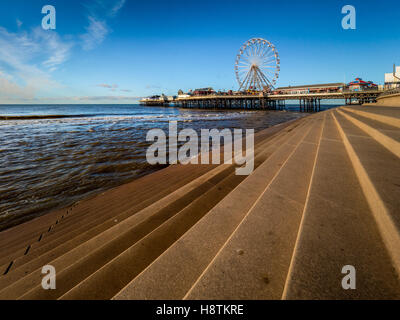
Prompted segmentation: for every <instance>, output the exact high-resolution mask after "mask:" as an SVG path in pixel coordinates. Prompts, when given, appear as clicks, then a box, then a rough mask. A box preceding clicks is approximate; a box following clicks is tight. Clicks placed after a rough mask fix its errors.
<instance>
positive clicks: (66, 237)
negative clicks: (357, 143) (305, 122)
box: [0, 121, 300, 288]
mask: <svg viewBox="0 0 400 320" xmlns="http://www.w3.org/2000/svg"><path fill="white" fill-rule="evenodd" d="M299 124H300V122H299V121H291V122H288V123H284V124H280V125H277V126H274V127H271V128H267V129H265V130H263V131H261V132H259V133H258V134H257V135H256V137H255V143H256V149H257V148H262V147H263V146H266V145H267V144H269V143H270V141H272V140H273V139H275V137H276V135H277V133H279V137H280V136H281V135H283V134H285V132H284V131H285V130H286V132H290V131H291V130H292V128H294V127H296V126H298V125H299ZM187 167H189V169H190V170H189V172H187V171H188V170H186V171H184V170H183V169H186V167H184V168H181V169H182V170H180V174H179V175H176V174H175V175H174V176H173V177H180V176H182V178H181V179H179V181H178V182H179V184H180V185H183V184H184V183H187V182H189V181H191V180H193V179H195V178H196V177H198V176H199V171H200V169H201V170H202V171H200V173H204V171H205V170H204V167H205V168H206V170H210V169H211V168H213V167H215V165H209V166H204V165H203V166H197V165H196V166H191V165H189V166H187ZM207 168H208V169H207ZM164 171H166V170H164ZM167 178H168V177H166V176H164V177H163V180H162V182H161V183H159V184H157V185H156V188H153V189H154V192H152V195H149V194H148V193H147V194H146V193H145V194H144V195H142V198H141V199H138V198H137V197H135V199H136V200H137V202H139V201H140V200H141V201H140V204H139V205H132V207H133V208H130V209H129V210H127V211H126V212H123V213H121V214H117V213H116V211H120V210H122V208H121V207H119V206H115V205H114V207H113V208H112V209H113V210H109V211H111V212H110V214H109V215H107V216H111V217H112V218H110V219H109V220H108V221H107V223H103V224H102V225H98V224H99V223H100V222H102V221H104V220H105V217H100V218H97V210H96V212H95V216H94V217H93V216H89V217H88V218H89V221H90V224H89V225H85V223H84V222H83V221H77V222H76V223H75V224H72V223H71V221H68V222H69V224H72V226H70V227H69V228H67V229H66V230H65V231H64V232H63V233H61V235H63V237H61V236H60V234H58V235H59V236H57V235H52V237H51V239H48V238H44V239H42V240H41V242H40V243H37V242H36V243H34V244H33V245H30V247H29V252H28V254H27V255H24V252H25V250H26V248H23V250H24V252H23V253H21V254H20V257H19V258H17V259H15V260H14V261H13V265H12V269H11V270H14V269H15V268H17V267H18V266H21V265H23V264H25V263H27V262H29V261H30V260H32V259H35V258H37V257H38V256H40V255H42V254H43V253H46V255H47V257H51V258H52V259H54V258H55V257H57V256H59V255H61V254H62V253H64V252H66V251H67V250H70V249H72V248H73V247H74V246H76V245H78V244H79V243H82V242H84V241H87V240H88V239H90V238H91V237H93V236H94V235H96V234H98V233H100V232H101V231H104V230H105V229H107V228H108V227H111V226H113V225H115V223H116V222H121V221H123V220H124V219H126V218H127V217H129V216H130V215H132V214H133V213H134V212H137V211H139V209H142V208H144V207H145V206H147V205H148V204H151V203H153V202H155V201H156V200H158V199H159V198H161V196H158V195H157V189H161V190H160V194H161V193H162V194H163V195H167V194H169V193H170V192H171V191H173V190H175V189H174V188H177V187H179V186H178V185H177V184H175V185H174V184H173V183H174V181H171V183H170V184H169V185H168V186H166V185H165V184H166V183H167V184H168V182H169V181H168V179H167ZM170 180H173V179H170ZM163 182H164V184H163ZM154 194H155V195H156V196H154ZM143 198H144V199H143ZM92 211H93V210H92ZM77 225H78V226H77ZM79 226H80V228H79ZM91 226H96V227H94V228H92V229H90V227H91ZM71 229H73V231H72V232H69V230H71ZM74 235H76V237H77V239H74ZM72 239H74V240H72ZM50 240H54V241H50ZM79 241H80V242H79ZM59 244H61V245H60V246H59V247H57V246H58V245H59ZM49 248H51V250H50V251H49V250H48V249H49ZM6 261H7V265H4V269H5V268H7V267H8V265H9V261H10V260H6ZM35 262H36V263H35V264H33V265H32V264H31V265H30V267H29V268H24V270H21V272H19V276H20V275H21V274H26V273H27V272H31V271H33V270H35V269H36V268H37V267H39V266H40V263H41V262H40V260H37V259H36V261H35ZM38 264H39V265H38ZM32 268H34V269H32ZM17 277H18V275H17V274H15V275H13V276H8V278H7V279H2V278H1V277H0V288H2V287H4V282H5V283H10V282H12V281H15V279H16V278H17ZM2 280H3V281H2Z"/></svg>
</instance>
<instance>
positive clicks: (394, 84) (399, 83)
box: [385, 67, 400, 90]
mask: <svg viewBox="0 0 400 320" xmlns="http://www.w3.org/2000/svg"><path fill="white" fill-rule="evenodd" d="M393 69H394V70H393V72H391V73H385V90H390V89H395V88H399V87H400V67H394V68H393Z"/></svg>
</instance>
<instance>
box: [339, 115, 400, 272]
mask: <svg viewBox="0 0 400 320" xmlns="http://www.w3.org/2000/svg"><path fill="white" fill-rule="evenodd" d="M333 116H334V118H335V120H336V123H337V126H338V129H339V132H340V134H341V138H342V140H343V142H344V145H345V148H346V151H347V153H348V155H349V157H350V159H351V162H352V165H353V168H354V171H355V172H356V175H357V177H358V180H359V181H360V184H361V187H362V190H363V192H364V194H365V196H366V198H367V201H368V204H369V207H370V208H371V211H372V213H373V216H374V218H375V221H376V223H377V226H378V229H379V230H380V233H381V237H382V239H383V240H384V243H385V245H386V248H387V250H388V252H389V254H390V256H391V258H392V260H393V264H394V266H395V268H396V270H397V273H398V274H400V232H399V230H400V212H399V210H398V208H400V197H399V196H398V195H399V190H398V189H399V185H400V175H398V174H396V173H397V172H400V161H399V158H398V157H397V156H395V155H394V154H393V153H392V152H389V151H388V150H387V149H386V148H384V147H383V146H382V145H381V144H380V143H378V142H377V141H375V140H374V139H373V138H372V137H371V136H369V135H367V134H366V133H365V132H364V131H362V130H360V129H359V128H358V127H356V126H355V125H354V124H353V123H351V122H350V121H349V120H347V119H346V118H345V117H344V116H343V115H342V114H340V113H338V112H334V113H333Z"/></svg>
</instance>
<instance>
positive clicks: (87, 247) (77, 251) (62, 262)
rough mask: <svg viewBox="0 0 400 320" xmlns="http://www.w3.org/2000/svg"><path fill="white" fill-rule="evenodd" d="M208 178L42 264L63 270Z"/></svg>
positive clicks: (30, 280) (25, 284)
mask: <svg viewBox="0 0 400 320" xmlns="http://www.w3.org/2000/svg"><path fill="white" fill-rule="evenodd" d="M297 125H298V124H293V126H297ZM291 130H292V129H291V128H288V129H287V132H290V131H291ZM224 167H225V168H226V167H227V166H225V165H222V166H219V167H217V168H216V169H214V170H213V172H210V173H207V175H208V178H210V177H212V176H214V175H215V174H217V173H218V172H220V171H222V170H224ZM205 176H206V175H205ZM208 178H207V179H208ZM207 179H205V178H204V177H200V178H199V179H197V180H196V181H193V182H192V183H190V184H189V185H187V186H185V187H183V188H181V189H180V190H177V191H176V192H175V193H173V194H171V195H169V196H167V197H166V198H165V199H162V200H160V201H159V203H156V204H154V205H153V206H150V207H149V208H146V209H144V210H142V211H141V212H139V213H138V214H136V215H134V216H132V217H130V218H129V219H127V223H125V222H126V221H124V223H123V224H122V223H120V224H118V225H117V226H115V227H113V228H111V229H109V230H107V231H105V232H103V233H102V234H101V235H99V236H96V237H94V238H93V239H91V240H89V241H87V242H85V243H83V244H82V245H80V246H78V247H76V248H74V249H72V250H71V251H69V252H68V253H66V254H64V255H63V256H60V257H59V258H56V259H55V260H54V261H52V259H47V260H46V259H44V260H43V259H42V260H40V265H41V266H43V265H45V264H48V263H50V262H51V264H52V265H53V266H55V267H56V269H57V270H61V269H62V268H66V267H68V266H69V265H70V264H72V263H73V262H75V261H77V260H79V259H80V258H81V257H82V256H84V255H87V254H90V252H92V251H93V250H95V249H96V248H98V246H99V244H104V243H105V242H107V241H109V240H110V237H111V235H112V234H116V236H117V235H118V234H121V233H123V232H125V231H126V230H129V229H130V228H132V227H134V226H135V225H137V224H139V223H140V222H142V221H144V220H146V219H147V218H148V217H150V216H151V215H152V214H154V212H157V211H158V210H161V209H162V208H164V207H166V206H168V205H169V204H171V203H173V202H174V201H178V200H179V199H180V198H181V197H183V196H184V195H185V194H186V193H188V192H189V191H190V190H193V189H195V188H196V187H198V185H199V184H201V183H204V182H205V181H206V180H207ZM111 238H112V237H111ZM36 262H37V261H36ZM21 270H23V269H21ZM21 270H20V271H21ZM40 278H41V274H40V269H37V270H34V271H33V272H32V271H30V270H29V275H28V276H26V277H24V278H20V279H18V280H17V281H15V282H14V283H12V284H11V285H10V286H9V287H8V288H6V289H4V290H3V291H1V292H0V296H2V297H4V298H10V299H12V298H13V297H18V295H21V294H23V293H24V292H26V291H27V290H29V288H32V287H34V286H35V285H38V284H39V283H40Z"/></svg>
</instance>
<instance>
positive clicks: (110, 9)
mask: <svg viewBox="0 0 400 320" xmlns="http://www.w3.org/2000/svg"><path fill="white" fill-rule="evenodd" d="M125 2H126V0H95V1H92V2H91V3H90V4H88V5H87V8H88V11H89V14H88V25H87V27H86V33H84V34H83V35H81V39H82V48H83V49H84V50H87V51H88V50H92V49H94V48H95V47H97V46H98V45H100V44H102V43H103V41H104V40H105V39H106V37H107V35H108V34H110V33H111V29H110V27H109V26H108V24H107V21H108V20H109V19H112V18H114V17H116V15H117V14H118V12H119V11H120V10H121V9H122V7H123V6H124V5H125Z"/></svg>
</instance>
